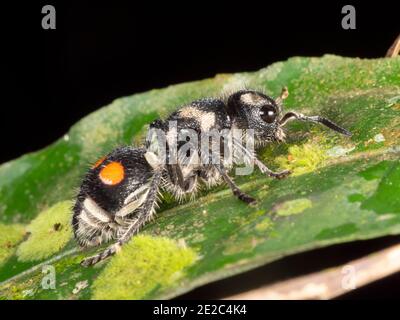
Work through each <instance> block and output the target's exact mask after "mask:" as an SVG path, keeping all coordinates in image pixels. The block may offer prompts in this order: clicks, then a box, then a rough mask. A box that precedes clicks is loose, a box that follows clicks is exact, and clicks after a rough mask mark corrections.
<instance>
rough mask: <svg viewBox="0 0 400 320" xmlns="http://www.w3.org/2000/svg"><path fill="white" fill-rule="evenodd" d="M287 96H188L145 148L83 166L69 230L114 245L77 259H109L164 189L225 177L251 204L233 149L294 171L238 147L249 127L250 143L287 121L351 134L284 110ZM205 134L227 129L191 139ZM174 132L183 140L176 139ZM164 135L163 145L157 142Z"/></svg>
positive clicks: (274, 134) (188, 190)
mask: <svg viewBox="0 0 400 320" xmlns="http://www.w3.org/2000/svg"><path fill="white" fill-rule="evenodd" d="M287 96H288V91H287V89H286V88H284V89H283V90H282V93H281V95H280V96H279V97H278V98H277V99H275V100H274V99H272V98H270V97H269V96H267V95H265V94H264V93H261V92H258V91H254V90H240V91H237V92H234V93H233V94H230V95H229V96H227V97H226V98H225V99H212V98H205V99H200V100H196V101H193V102H191V103H190V104H187V105H184V106H182V107H180V108H179V109H178V110H177V111H175V112H174V113H172V114H171V115H170V116H169V117H168V118H167V119H165V120H156V121H154V122H153V123H152V124H151V125H150V130H149V132H150V131H152V130H153V131H157V135H149V136H148V139H147V141H146V145H145V146H144V147H141V148H134V147H129V146H126V147H121V148H117V149H115V150H114V151H112V152H111V153H110V154H108V155H107V156H106V157H104V158H102V159H100V160H99V161H97V162H96V163H95V164H94V165H93V167H92V168H91V169H90V170H89V171H88V172H87V174H86V176H85V178H84V180H83V182H82V185H81V188H80V192H79V194H78V196H77V199H76V203H75V206H74V209H73V230H74V234H75V238H76V240H77V241H78V243H79V244H80V246H81V247H83V248H86V247H93V246H98V245H100V244H102V243H105V242H108V241H111V240H114V241H115V243H113V244H112V245H110V246H109V247H108V248H106V249H105V250H104V251H102V252H101V253H99V254H97V255H94V256H92V257H89V258H86V259H85V260H83V261H82V265H84V266H89V265H93V264H96V263H97V262H99V261H101V260H103V259H106V258H107V257H109V256H111V255H112V254H114V253H116V252H117V251H118V250H119V249H120V247H121V246H122V245H123V244H124V243H126V242H127V241H129V240H130V239H131V237H132V236H133V235H134V234H135V233H137V232H138V231H139V230H140V228H141V227H142V226H143V225H144V224H145V223H146V222H147V221H149V220H150V219H151V218H152V217H153V216H154V213H155V210H156V208H157V203H158V202H159V201H160V195H161V193H160V192H161V191H166V192H171V193H172V194H173V195H174V196H175V197H176V198H177V199H179V200H180V199H182V198H185V197H186V195H189V196H190V195H193V194H195V193H196V190H197V188H198V186H199V183H200V184H205V185H206V186H212V185H214V184H217V183H220V182H221V181H223V182H225V183H226V184H227V185H228V186H229V187H230V188H231V190H232V192H233V194H234V195H235V196H236V197H237V198H239V199H240V200H242V201H244V202H246V203H248V204H253V203H255V202H256V200H255V199H254V198H253V197H251V196H250V195H248V194H246V193H244V192H243V191H242V190H240V188H239V187H238V186H237V185H236V184H235V183H234V181H233V179H232V178H231V177H230V176H229V175H228V172H229V170H230V169H231V168H232V167H234V166H235V165H237V164H238V163H239V160H238V159H239V157H237V156H236V153H235V151H234V150H236V151H240V152H239V153H240V155H241V157H240V159H241V161H242V162H244V163H247V164H252V165H254V166H256V167H258V168H259V169H260V171H261V172H262V173H264V174H266V175H268V176H270V177H272V178H276V179H281V178H284V177H286V176H288V175H289V174H290V173H291V172H290V171H288V170H285V171H281V172H274V171H272V170H270V169H269V168H268V167H267V166H266V165H265V164H264V163H262V162H261V161H260V160H259V159H258V158H257V155H256V153H255V152H254V151H253V150H251V149H249V148H248V147H247V146H243V144H242V138H243V137H245V136H248V135H249V133H250V132H251V133H252V137H253V139H254V145H255V147H260V146H263V145H265V144H266V143H271V142H280V141H284V138H285V134H284V131H283V126H284V125H285V124H286V123H287V122H289V121H291V120H301V121H309V122H314V123H320V124H323V125H325V126H326V127H328V128H330V129H333V130H335V131H337V132H339V133H341V134H344V135H348V136H350V135H351V133H350V132H349V131H347V130H345V129H343V128H341V127H339V126H338V125H336V124H335V123H333V122H332V121H330V120H328V119H326V118H323V117H321V116H305V115H303V114H301V113H297V112H294V111H289V112H287V113H283V100H284V99H285V98H286V97H287ZM171 123H173V124H174V125H173V126H171V125H170V124H171ZM235 130H241V132H242V134H241V136H240V137H239V138H238V137H235V136H234V135H231V136H233V138H232V139H231V140H230V142H231V144H230V146H229V147H226V145H227V140H228V139H227V138H226V137H227V136H229V134H230V133H232V132H233V131H235ZM210 132H217V133H222V132H224V133H225V134H224V135H223V136H222V138H221V139H220V140H219V142H218V144H217V148H214V147H212V146H211V145H210V144H208V143H206V144H205V148H204V147H203V144H202V147H200V146H199V144H198V143H195V142H196V141H198V140H201V139H202V138H204V137H207V139H208V138H209V136H208V135H207V134H208V133H210ZM160 133H161V135H160ZM189 133H190V134H189ZM179 136H184V137H185V138H184V139H177V137H179ZM154 137H155V138H154ZM160 137H161V138H160ZM163 139H164V140H165V141H164V143H161V144H160V141H161V140H163ZM160 145H164V146H165V149H164V152H163V153H162V152H161V153H160V152H159V151H160ZM225 147H226V148H225ZM160 154H163V157H161V156H160ZM228 159H230V161H228Z"/></svg>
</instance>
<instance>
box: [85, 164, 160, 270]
mask: <svg viewBox="0 0 400 320" xmlns="http://www.w3.org/2000/svg"><path fill="white" fill-rule="evenodd" d="M161 179H162V171H161V169H156V170H154V176H153V179H152V181H151V183H150V186H149V192H148V194H147V197H146V200H145V201H144V202H143V205H142V206H141V207H140V209H139V213H138V214H137V216H136V217H135V219H134V220H132V223H131V224H129V226H128V227H127V228H126V229H125V230H124V233H123V234H122V235H121V236H120V238H119V239H118V241H117V242H116V243H114V244H112V245H111V246H109V247H108V248H106V249H105V250H104V251H103V252H100V253H99V254H96V255H94V256H92V257H89V258H86V259H84V260H83V261H82V262H81V265H82V266H85V267H88V266H91V265H94V264H96V263H98V262H100V261H102V260H104V259H106V258H108V257H110V256H112V255H113V254H115V253H116V252H118V251H119V249H120V248H121V246H122V245H123V244H125V243H127V242H128V241H129V240H130V239H131V238H132V236H133V235H134V234H135V233H136V232H138V231H139V229H140V228H141V227H142V226H143V224H144V223H145V222H146V221H147V220H149V218H150V217H151V216H152V215H153V213H154V207H155V204H156V202H157V193H158V186H159V185H160V182H161Z"/></svg>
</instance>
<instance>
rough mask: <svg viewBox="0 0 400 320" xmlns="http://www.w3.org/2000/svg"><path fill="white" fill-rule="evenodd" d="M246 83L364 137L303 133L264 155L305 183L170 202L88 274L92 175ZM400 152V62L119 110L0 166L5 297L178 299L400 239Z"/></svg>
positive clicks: (220, 81) (344, 62)
mask: <svg viewBox="0 0 400 320" xmlns="http://www.w3.org/2000/svg"><path fill="white" fill-rule="evenodd" d="M243 84H246V85H247V86H248V87H254V88H257V89H260V88H261V89H263V90H265V91H266V92H268V93H269V94H270V95H271V96H274V97H276V96H277V95H279V93H280V90H281V88H282V87H283V86H287V87H288V88H289V92H290V96H289V98H288V99H287V100H286V101H285V105H286V109H292V110H299V111H301V112H302V113H305V114H308V115H317V114H318V115H324V116H326V117H328V118H330V119H332V120H333V121H335V122H336V123H338V124H340V125H341V126H343V127H345V128H347V129H349V130H350V131H352V133H353V136H352V137H351V138H347V137H342V136H339V135H337V134H336V133H334V132H332V131H329V130H327V129H326V128H321V127H319V126H317V125H312V124H304V123H293V124H291V125H290V126H288V132H287V133H288V139H287V142H286V143H284V144H279V145H270V146H268V147H266V148H264V149H262V150H260V151H259V155H260V157H261V158H262V160H263V161H264V162H265V163H266V164H268V165H270V166H271V167H273V168H274V169H284V168H290V169H292V170H293V171H294V174H293V175H292V176H290V177H288V178H287V179H284V180H279V181H278V180H271V179H270V178H268V177H266V176H264V175H262V174H261V173H260V172H258V171H256V170H255V172H254V173H253V174H252V175H250V176H237V177H236V178H235V180H236V182H237V183H238V184H239V186H240V187H241V188H242V189H243V190H244V191H246V192H247V193H249V194H250V195H252V196H254V197H256V198H257V199H258V204H257V206H256V207H250V206H247V205H245V204H244V203H242V202H240V201H239V200H237V199H236V198H234V197H233V196H232V194H231V191H230V190H228V188H226V187H225V186H219V187H217V188H214V189H212V190H203V191H202V192H201V193H200V194H199V195H198V197H197V199H196V200H195V201H193V202H186V203H184V204H180V205H179V204H177V203H176V202H174V201H173V200H172V199H171V197H170V196H168V195H166V197H165V202H164V204H163V205H162V206H161V208H160V210H159V213H158V216H157V218H156V219H155V220H154V221H153V222H151V223H149V224H148V225H146V226H145V228H144V229H143V230H142V232H141V233H140V235H138V236H137V237H135V238H134V239H133V240H132V241H131V242H130V243H129V244H128V245H127V246H126V247H125V248H123V249H122V251H121V252H120V253H119V254H118V255H117V256H116V257H113V258H111V259H109V260H108V261H106V262H104V263H101V264H99V265H98V266H95V267H91V268H83V267H81V266H80V265H79V262H80V260H81V259H82V258H84V257H85V256H88V255H90V254H93V250H92V251H91V252H78V251H77V249H76V245H75V243H74V241H73V239H72V235H71V231H70V226H69V220H70V216H71V212H70V203H71V200H73V198H74V195H75V193H76V190H77V187H79V184H80V179H81V177H82V176H83V174H84V173H85V171H86V170H87V168H88V166H89V165H90V164H92V163H93V162H95V160H96V159H97V158H98V157H100V156H101V155H102V154H104V153H106V152H108V151H110V150H111V149H112V148H114V147H116V146H118V145H121V144H131V143H133V144H136V145H137V144H139V143H140V142H141V141H142V139H143V135H144V133H145V131H146V128H147V124H149V123H150V122H151V121H152V120H154V119H156V118H158V117H164V116H166V115H167V114H168V113H169V112H171V111H173V110H175V109H176V108H177V106H179V105H182V104H185V103H187V102H190V101H191V100H193V99H197V98H200V97H205V96H217V95H219V94H220V92H221V91H223V90H227V91H229V90H235V89H237V88H239V87H240V86H241V85H243ZM399 154H400V58H393V59H374V60H363V59H350V58H342V57H337V56H332V55H327V56H324V57H322V58H297V57H296V58H291V59H289V60H288V61H285V62H278V63H275V64H273V65H271V66H269V67H267V68H265V69H262V70H260V71H258V72H252V73H240V74H233V75H225V74H224V75H218V76H216V77H215V78H213V79H207V80H203V81H197V82H192V83H186V84H180V85H175V86H171V87H168V88H165V89H160V90H152V91H149V92H145V93H141V94H136V95H133V96H130V97H125V98H121V99H118V100H116V101H114V102H113V103H112V104H111V105H109V106H106V107H104V108H102V109H100V110H98V111H97V112H94V113H92V114H90V115H89V116H87V117H85V118H84V119H82V120H81V121H79V122H78V123H77V124H76V125H74V126H73V127H72V128H71V130H70V131H69V132H68V133H67V134H66V135H65V136H64V137H62V138H61V139H59V140H58V141H57V142H55V143H54V144H52V145H51V146H49V147H47V148H45V149H43V150H41V151H39V152H36V153H32V154H28V155H25V156H23V157H21V158H19V159H17V160H14V161H11V162H8V163H5V164H3V165H2V166H1V167H0V231H1V232H0V281H2V282H1V283H0V295H1V296H2V297H3V298H5V299H89V298H110V299H111V298H121V299H125V298H126V299H135V298H138V299H140V298H150V299H153V298H168V297H174V296H176V295H179V294H181V293H183V292H186V291H188V290H190V289H192V288H194V287H196V286H199V285H202V284H205V283H208V282H211V281H215V280H217V279H221V278H224V277H228V276H230V275H233V274H237V273H240V272H243V271H245V270H249V269H252V268H255V267H257V266H259V265H262V264H265V263H268V262H271V261H273V260H276V259H279V258H280V257H283V256H287V255H290V254H293V253H296V252H301V251H305V250H311V249H313V248H318V247H322V246H327V245H332V244H335V243H341V242H348V241H354V240H358V239H368V238H374V237H379V236H384V235H389V234H399V233H400V197H399V194H400V160H399ZM24 230H25V232H24ZM27 232H29V233H27ZM97 250H98V249H97ZM48 266H52V267H54V270H53V269H52V268H51V267H50V268H49V267H48ZM44 267H45V268H44ZM52 271H55V275H56V278H55V279H56V282H55V288H54V289H52V288H51V287H52V282H51V280H52V278H51V276H52Z"/></svg>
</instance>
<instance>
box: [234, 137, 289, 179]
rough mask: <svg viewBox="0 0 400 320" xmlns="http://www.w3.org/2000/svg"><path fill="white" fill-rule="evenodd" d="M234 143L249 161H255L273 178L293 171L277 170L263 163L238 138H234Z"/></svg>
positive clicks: (263, 171)
mask: <svg viewBox="0 0 400 320" xmlns="http://www.w3.org/2000/svg"><path fill="white" fill-rule="evenodd" d="M233 141H234V144H235V147H236V148H239V149H240V150H241V151H242V153H243V155H244V157H246V158H247V161H248V162H252V163H254V164H255V165H256V166H257V167H258V168H259V169H260V171H261V172H262V173H264V174H267V175H268V176H269V177H271V178H275V179H283V178H285V177H287V176H288V175H290V174H291V173H292V172H291V171H290V170H283V171H281V172H275V171H272V170H271V169H269V168H268V167H267V166H266V165H265V164H264V163H262V162H261V161H260V160H259V159H258V158H257V155H256V154H255V153H253V152H251V151H249V150H247V149H246V148H245V147H244V146H243V145H242V144H241V143H240V141H238V140H237V139H235V138H234V140H233Z"/></svg>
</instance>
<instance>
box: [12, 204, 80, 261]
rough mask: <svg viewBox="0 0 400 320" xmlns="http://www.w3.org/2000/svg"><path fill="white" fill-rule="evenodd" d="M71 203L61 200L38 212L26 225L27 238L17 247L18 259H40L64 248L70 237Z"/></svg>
mask: <svg viewBox="0 0 400 320" xmlns="http://www.w3.org/2000/svg"><path fill="white" fill-rule="evenodd" d="M71 205H72V204H71V201H62V202H59V203H57V204H55V205H54V206H52V207H51V208H49V209H47V210H45V211H42V212H41V213H39V215H38V216H37V217H36V218H35V219H34V220H33V221H32V222H31V223H30V224H29V225H28V227H27V230H28V231H29V232H30V233H31V234H30V236H29V238H28V239H27V240H26V241H24V242H23V243H21V245H20V246H19V247H18V249H17V256H18V260H20V261H34V260H41V259H44V258H47V257H49V256H51V255H53V254H55V253H57V252H59V251H60V250H61V249H62V248H64V246H65V245H66V244H67V243H68V241H69V240H70V239H71V237H72V229H71Z"/></svg>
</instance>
